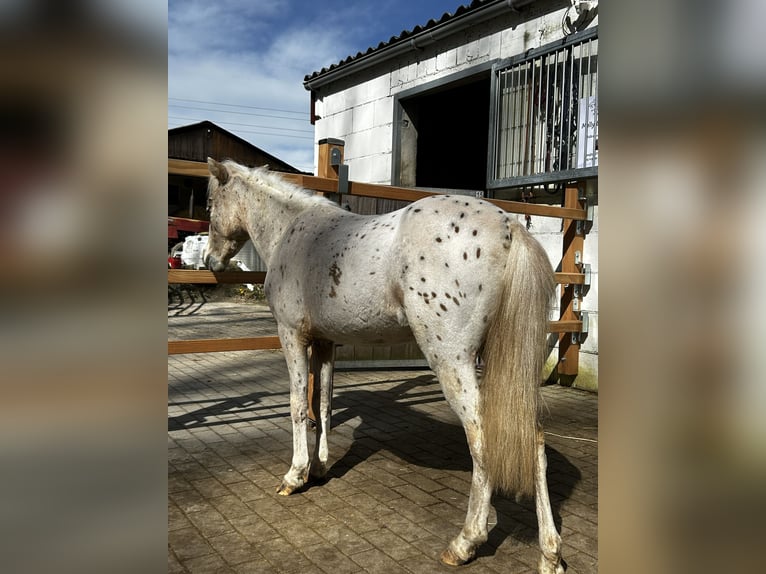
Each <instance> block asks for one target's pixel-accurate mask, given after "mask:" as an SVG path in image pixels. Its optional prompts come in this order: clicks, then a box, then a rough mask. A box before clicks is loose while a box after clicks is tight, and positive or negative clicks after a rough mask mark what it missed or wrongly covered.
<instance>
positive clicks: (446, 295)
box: [444, 293, 452, 299]
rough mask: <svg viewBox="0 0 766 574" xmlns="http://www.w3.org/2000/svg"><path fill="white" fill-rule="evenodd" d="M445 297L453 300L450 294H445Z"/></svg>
mask: <svg viewBox="0 0 766 574" xmlns="http://www.w3.org/2000/svg"><path fill="white" fill-rule="evenodd" d="M444 296H445V297H446V298H447V299H452V295H450V294H449V293H445V294H444Z"/></svg>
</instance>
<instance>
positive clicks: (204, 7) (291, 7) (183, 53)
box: [168, 0, 469, 171]
mask: <svg viewBox="0 0 766 574" xmlns="http://www.w3.org/2000/svg"><path fill="white" fill-rule="evenodd" d="M464 3H465V4H468V3H469V1H468V0H466V1H465V2H460V1H459V0H441V1H438V0H417V1H416V0H377V1H372V0H354V1H352V2H345V3H343V2H337V1H334V2H330V1H325V0H313V1H312V0H216V1H215V2H211V1H210V0H169V2H168V127H169V128H170V127H176V126H180V125H186V124H191V123H195V122H197V121H201V120H206V119H207V120H210V121H213V122H215V123H217V124H218V125H220V126H221V127H222V128H224V129H227V130H229V131H231V132H232V133H235V134H237V135H238V136H240V137H241V138H243V139H245V140H248V141H250V142H252V143H253V144H255V145H256V146H258V147H260V148H262V149H264V150H265V151H267V152H269V153H271V154H272V155H275V156H277V157H279V158H280V159H283V160H284V161H287V162H288V163H290V164H292V165H294V166H295V167H297V168H299V169H303V170H306V171H311V170H312V164H313V157H314V148H313V146H314V133H313V126H311V124H310V123H309V120H308V111H309V93H308V92H307V91H306V90H305V89H304V88H303V78H304V76H305V75H306V74H310V73H312V72H315V71H317V70H320V69H321V68H323V67H327V66H330V65H331V64H334V63H337V62H338V61H340V60H342V59H344V58H346V57H347V56H350V55H352V54H356V53H357V52H364V51H365V50H367V48H368V47H370V46H377V45H378V43H379V42H381V41H388V39H389V38H390V37H391V36H394V35H398V34H399V33H400V32H401V31H402V30H405V29H406V30H409V29H412V28H414V27H415V26H417V25H418V24H420V25H423V24H425V23H426V22H428V20H429V19H431V18H435V19H438V18H440V17H441V16H442V14H444V13H445V12H451V13H454V11H455V10H456V9H457V8H458V7H459V6H460V5H461V4H464ZM222 104H227V105H222Z"/></svg>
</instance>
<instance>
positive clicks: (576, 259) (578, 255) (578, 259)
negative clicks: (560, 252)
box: [574, 222, 582, 265]
mask: <svg viewBox="0 0 766 574" xmlns="http://www.w3.org/2000/svg"><path fill="white" fill-rule="evenodd" d="M578 223H579V222H578ZM574 255H575V257H574V262H575V265H579V264H580V263H582V251H580V250H579V249H578V250H577V251H575V254H574Z"/></svg>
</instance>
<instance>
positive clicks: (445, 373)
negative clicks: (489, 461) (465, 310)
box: [436, 360, 492, 566]
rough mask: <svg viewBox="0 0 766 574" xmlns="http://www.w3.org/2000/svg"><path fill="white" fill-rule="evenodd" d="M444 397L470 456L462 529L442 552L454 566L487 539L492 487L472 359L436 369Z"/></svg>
mask: <svg viewBox="0 0 766 574" xmlns="http://www.w3.org/2000/svg"><path fill="white" fill-rule="evenodd" d="M436 374H437V377H438V378H439V382H440V383H441V386H442V390H443V391H444V396H445V397H446V399H447V402H448V403H449V405H450V407H452V410H454V411H455V413H456V414H457V415H458V417H459V418H460V420H461V422H462V423H463V428H464V429H465V434H466V438H467V439H468V448H469V450H470V452H471V458H472V459H473V473H472V474H471V491H470V494H469V496H468V511H467V513H466V517H465V523H464V525H463V529H462V530H461V531H460V534H458V535H457V536H456V537H455V538H454V539H453V540H452V541H451V542H450V544H449V546H448V547H447V549H446V550H444V552H442V554H441V557H440V558H441V561H442V562H444V563H445V564H449V565H452V566H457V565H460V564H465V563H466V562H468V561H469V560H471V559H472V558H473V557H474V555H475V553H476V549H477V548H478V547H479V546H480V545H481V544H483V543H484V542H486V540H487V536H488V533H487V518H488V516H489V506H490V498H491V496H492V487H491V485H490V483H489V479H488V477H487V472H486V468H485V463H484V460H485V451H484V433H483V430H482V424H481V418H480V412H479V385H478V381H477V378H476V369H475V366H474V362H473V360H470V361H468V362H467V363H466V364H462V365H458V366H456V367H452V366H448V367H442V368H439V367H437V368H436Z"/></svg>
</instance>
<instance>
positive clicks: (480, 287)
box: [479, 283, 482, 293]
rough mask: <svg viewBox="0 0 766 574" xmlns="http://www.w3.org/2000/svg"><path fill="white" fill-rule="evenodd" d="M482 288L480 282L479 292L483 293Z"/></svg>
mask: <svg viewBox="0 0 766 574" xmlns="http://www.w3.org/2000/svg"><path fill="white" fill-rule="evenodd" d="M481 289H482V286H481V283H479V293H481Z"/></svg>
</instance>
